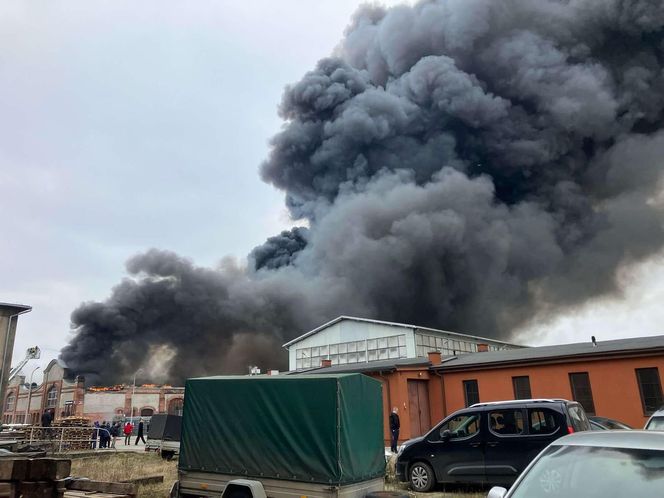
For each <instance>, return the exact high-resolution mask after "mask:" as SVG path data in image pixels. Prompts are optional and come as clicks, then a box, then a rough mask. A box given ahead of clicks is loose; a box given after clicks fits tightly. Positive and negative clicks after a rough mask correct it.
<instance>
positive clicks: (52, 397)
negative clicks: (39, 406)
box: [46, 386, 58, 408]
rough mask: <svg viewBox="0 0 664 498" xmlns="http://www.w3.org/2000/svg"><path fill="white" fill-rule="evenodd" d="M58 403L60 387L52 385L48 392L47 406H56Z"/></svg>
mask: <svg viewBox="0 0 664 498" xmlns="http://www.w3.org/2000/svg"><path fill="white" fill-rule="evenodd" d="M57 404H58V388H57V387H55V386H51V388H50V389H49V390H48V391H47V393H46V407H47V408H54V407H55V406H56V405H57Z"/></svg>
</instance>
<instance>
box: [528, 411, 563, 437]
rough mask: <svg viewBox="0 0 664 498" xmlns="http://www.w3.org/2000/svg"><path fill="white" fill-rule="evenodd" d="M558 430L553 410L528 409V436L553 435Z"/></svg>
mask: <svg viewBox="0 0 664 498" xmlns="http://www.w3.org/2000/svg"><path fill="white" fill-rule="evenodd" d="M557 429H558V425H557V424H556V416H555V414H554V411H553V410H549V409H547V408H536V409H535V408H530V409H528V431H529V432H530V434H553V433H554V432H556V430H557Z"/></svg>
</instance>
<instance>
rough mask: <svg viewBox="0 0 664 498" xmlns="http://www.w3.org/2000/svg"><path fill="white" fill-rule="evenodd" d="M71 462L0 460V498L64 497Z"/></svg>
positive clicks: (64, 460)
mask: <svg viewBox="0 0 664 498" xmlns="http://www.w3.org/2000/svg"><path fill="white" fill-rule="evenodd" d="M70 470H71V460H67V459H61V458H0V498H19V497H22V498H63V496H64V493H65V478H66V477H68V476H69V473H70Z"/></svg>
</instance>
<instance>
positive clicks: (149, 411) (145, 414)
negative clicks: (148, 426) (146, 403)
mask: <svg viewBox="0 0 664 498" xmlns="http://www.w3.org/2000/svg"><path fill="white" fill-rule="evenodd" d="M153 413H154V410H153V409H152V408H141V417H151V416H152V414H153Z"/></svg>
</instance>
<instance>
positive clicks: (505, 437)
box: [484, 407, 530, 485]
mask: <svg viewBox="0 0 664 498" xmlns="http://www.w3.org/2000/svg"><path fill="white" fill-rule="evenodd" d="M487 422H488V430H487V434H486V450H485V452H484V464H485V468H486V478H487V481H488V483H489V484H508V485H511V484H512V483H513V482H514V481H515V480H516V478H517V477H518V476H519V474H520V473H521V471H523V469H525V468H526V466H527V465H528V463H529V462H530V460H529V458H528V456H529V454H528V448H527V440H528V436H527V435H526V429H525V425H526V424H525V421H524V409H523V408H522V407H514V408H512V407H510V408H501V409H496V410H491V411H489V412H488V417H487Z"/></svg>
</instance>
